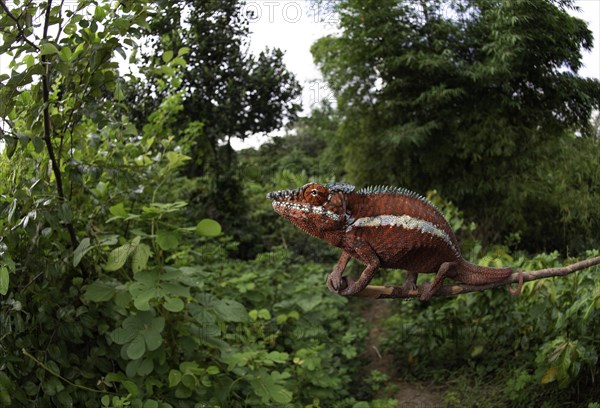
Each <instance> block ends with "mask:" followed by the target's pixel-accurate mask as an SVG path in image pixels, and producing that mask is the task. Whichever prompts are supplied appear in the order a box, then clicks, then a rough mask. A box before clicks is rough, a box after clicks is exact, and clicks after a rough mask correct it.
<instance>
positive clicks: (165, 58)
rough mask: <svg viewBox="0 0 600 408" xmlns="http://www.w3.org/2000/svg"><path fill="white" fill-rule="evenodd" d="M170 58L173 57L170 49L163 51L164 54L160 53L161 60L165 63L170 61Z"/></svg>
mask: <svg viewBox="0 0 600 408" xmlns="http://www.w3.org/2000/svg"><path fill="white" fill-rule="evenodd" d="M172 59H173V51H171V50H168V51H165V52H164V54H163V55H162V60H163V61H164V62H165V63H167V62H169V61H171V60H172Z"/></svg>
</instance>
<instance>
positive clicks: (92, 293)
mask: <svg viewBox="0 0 600 408" xmlns="http://www.w3.org/2000/svg"><path fill="white" fill-rule="evenodd" d="M115 292H116V290H115V288H114V287H112V286H109V285H107V284H106V283H104V282H101V281H95V282H93V283H91V284H89V285H88V286H87V287H86V289H85V293H84V294H83V298H84V299H85V300H87V301H90V302H107V301H109V300H111V299H112V297H113V295H114V294H115Z"/></svg>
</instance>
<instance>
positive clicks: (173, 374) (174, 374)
mask: <svg viewBox="0 0 600 408" xmlns="http://www.w3.org/2000/svg"><path fill="white" fill-rule="evenodd" d="M181 377H182V375H181V371H179V370H171V371H169V387H171V388H172V387H176V386H177V385H179V383H180V382H181Z"/></svg>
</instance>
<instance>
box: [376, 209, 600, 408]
mask: <svg viewBox="0 0 600 408" xmlns="http://www.w3.org/2000/svg"><path fill="white" fill-rule="evenodd" d="M439 204H441V202H440V201H438V205H439ZM443 208H444V209H445V210H447V211H445V212H446V216H447V217H448V218H449V220H450V222H451V223H452V224H453V225H454V224H456V225H459V224H460V222H459V221H457V220H456V218H457V217H460V216H461V215H460V212H456V211H455V209H454V208H453V207H452V206H450V208H446V206H444V207H443ZM469 246H470V247H471V251H465V253H468V254H470V255H471V256H474V257H475V258H478V259H479V263H480V264H482V265H491V266H498V265H500V264H504V265H510V266H513V267H518V268H522V269H523V270H525V271H528V270H535V269H542V268H548V267H555V266H559V264H560V263H561V262H560V261H559V255H558V253H551V254H539V255H536V256H527V255H524V254H522V255H519V257H513V256H511V255H510V254H509V252H508V251H507V250H506V248H502V247H494V248H491V249H490V251H488V252H487V253H483V252H482V251H481V245H480V244H478V243H476V242H470V245H469ZM596 255H597V252H589V253H587V254H585V256H586V257H591V256H596ZM475 258H473V259H471V260H472V261H476V260H477V259H475ZM565 262H566V263H570V262H573V260H566V261H565ZM599 269H600V268H598V267H595V268H590V269H587V270H583V271H579V272H577V273H575V274H573V275H569V276H567V277H559V278H551V279H543V280H539V281H534V282H531V283H526V284H525V285H524V288H523V293H522V295H521V296H520V297H518V298H513V297H511V296H510V295H509V294H508V291H507V290H506V289H500V290H491V291H484V292H478V293H471V294H466V295H461V296H457V297H453V298H437V299H434V300H432V302H431V304H430V305H429V306H424V305H422V304H419V303H417V302H412V303H398V304H395V305H394V308H395V311H396V313H394V314H393V315H392V316H391V317H390V318H388V319H387V321H386V323H385V327H386V331H387V333H388V336H387V338H386V339H385V342H384V345H385V347H384V348H385V349H386V350H388V351H389V352H391V353H393V354H394V356H395V358H396V359H397V364H398V367H399V371H400V373H401V375H405V376H409V377H414V378H418V379H420V380H435V381H445V380H446V379H447V378H448V376H449V375H450V374H449V373H452V376H453V377H463V378H466V381H482V380H484V379H487V380H488V381H489V380H493V381H495V382H496V384H497V385H498V387H499V389H501V390H502V395H501V396H500V398H502V399H503V400H504V401H505V403H509V402H510V403H511V404H515V403H518V404H523V405H531V404H538V403H540V402H541V401H543V400H545V399H547V398H548V395H551V396H552V398H553V399H555V400H556V401H570V400H579V401H582V402H583V401H586V400H587V401H589V399H590V398H596V399H597V398H598V394H597V391H595V390H596V388H595V387H593V386H592V384H593V383H594V378H595V377H596V376H597V375H598V365H597V363H598V353H599V352H600V340H599V339H600V331H599V330H600V325H599V324H600V322H599V319H600V311H599V309H600V283H598V280H597V279H595V278H594V277H595V276H596V275H597V274H598V272H599ZM429 278H430V277H427V278H424V279H429ZM525 390H526V392H525ZM469 392H470V391H469ZM454 397H456V396H454ZM454 397H453V398H454ZM481 397H482V398H484V399H485V398H489V395H487V396H486V395H485V392H482V396H481ZM497 397H498V396H496V397H495V398H497ZM464 398H465V399H467V398H470V396H468V395H466V394H465V395H464ZM459 400H460V399H459ZM463 402H464V401H463ZM557 403H558V402H557ZM461 404H462V403H461ZM461 404H459V405H461ZM492 406H493V404H492Z"/></svg>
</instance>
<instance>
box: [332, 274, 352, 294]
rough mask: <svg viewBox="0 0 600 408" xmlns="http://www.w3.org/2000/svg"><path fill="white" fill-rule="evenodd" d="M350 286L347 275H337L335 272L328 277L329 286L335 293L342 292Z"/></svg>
mask: <svg viewBox="0 0 600 408" xmlns="http://www.w3.org/2000/svg"><path fill="white" fill-rule="evenodd" d="M347 287H348V281H347V279H346V277H345V276H335V275H333V274H331V275H329V276H328V277H327V288H329V290H330V291H331V292H333V293H338V294H340V293H341V292H342V291H343V290H344V289H346V288H347Z"/></svg>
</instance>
